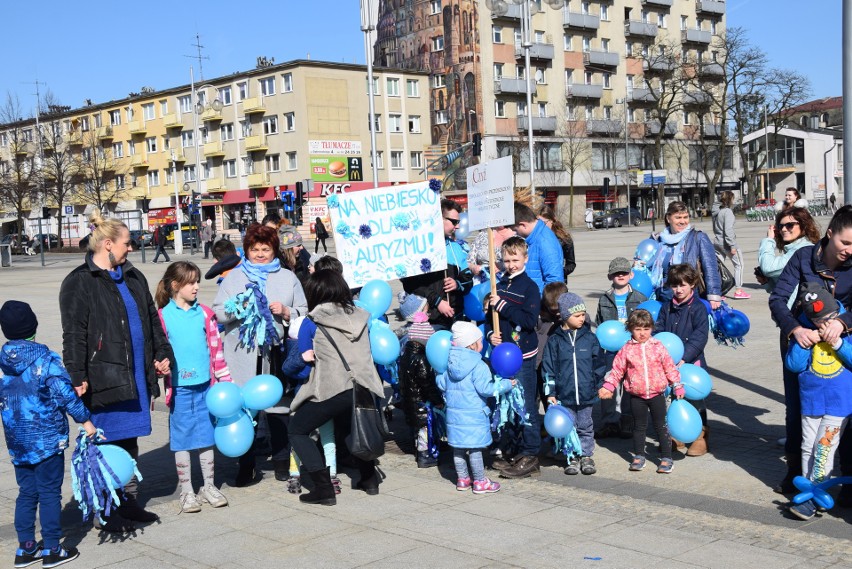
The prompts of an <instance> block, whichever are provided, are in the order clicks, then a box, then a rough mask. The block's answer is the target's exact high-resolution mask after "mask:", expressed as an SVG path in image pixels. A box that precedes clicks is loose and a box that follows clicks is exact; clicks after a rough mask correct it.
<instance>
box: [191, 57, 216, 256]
mask: <svg viewBox="0 0 852 569" xmlns="http://www.w3.org/2000/svg"><path fill="white" fill-rule="evenodd" d="M189 82H190V90H191V91H192V107H193V109H194V110H195V112H194V113H192V138H193V141H194V144H195V188H196V190H198V191H197V192H191V193H190V203H189V205H188V206H187V213H188V215H189V234H190V236H191V239H190V240H189V247H190V251H191V252H192V254H193V255H194V254H195V248H196V244H195V240H196V238H197V236H198V235H197V233H198V231H197V227H198V226H196V232H195V233H196V234H195V235H193V232H192V208H193V207H195V205H196V203H195V202H196V194H198V196H200V195H201V185H200V183H199V180H200V179H201V152H200V150H199V145H200V144H201V140H200V138H201V137H200V136H199V133H198V115H200V114H202V113H204V111H205V109H207V108H208V105H207V98H206V97H205V100H204V102H202V101H201V100H200V99H199V98H198V92H197V91H196V88H195V75H194V71H193V69H192V66H190V67H189ZM207 87H213V85H209V84H207V85H201V86H200V87H199V89H205V88H207ZM213 88H214V89H215V87H213ZM209 107H210V108H212V109H213V110H214V111H216V112H219V111H221V110H222V101H220V100H219V97H218V96H217V97H216V98H215V99H213V102H212V103H210V105H209ZM183 189H184V191H187V192H189V190H190V186H189V184H188V183H184V185H183ZM199 222H200V214H199ZM198 225H199V226H200V225H201V223H199V224H198Z"/></svg>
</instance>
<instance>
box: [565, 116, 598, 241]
mask: <svg viewBox="0 0 852 569" xmlns="http://www.w3.org/2000/svg"><path fill="white" fill-rule="evenodd" d="M561 124H563V125H564V132H563V134H562V135H561V137H560V138H561V140H562V164H563V168H564V170H565V173H566V174H568V192H569V193H568V196H569V197H568V227H574V175H575V174H577V173H578V172H579V171H580V170H581V169H582V168H584V167H586V166H587V165H588V164H589V162H590V160H591V144H590V142H589V139H588V137H587V136H586V131H585V130H584V129H581V128H580V125H579V123H578V122H577V121H562V123H561Z"/></svg>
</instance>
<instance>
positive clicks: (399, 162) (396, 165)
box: [390, 150, 405, 170]
mask: <svg viewBox="0 0 852 569" xmlns="http://www.w3.org/2000/svg"><path fill="white" fill-rule="evenodd" d="M390 157H391V170H401V169H402V168H404V167H405V165H404V164H403V159H402V150H391V153H390Z"/></svg>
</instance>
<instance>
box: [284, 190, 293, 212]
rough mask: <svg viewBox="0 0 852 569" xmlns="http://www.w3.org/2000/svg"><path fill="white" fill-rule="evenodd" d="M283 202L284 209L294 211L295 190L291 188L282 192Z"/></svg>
mask: <svg viewBox="0 0 852 569" xmlns="http://www.w3.org/2000/svg"><path fill="white" fill-rule="evenodd" d="M281 204H282V206H283V208H284V211H293V192H291V191H289V190H287V191H284V192H281Z"/></svg>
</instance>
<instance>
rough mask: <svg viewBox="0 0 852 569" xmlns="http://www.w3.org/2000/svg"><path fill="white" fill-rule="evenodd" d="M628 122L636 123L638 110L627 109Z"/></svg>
mask: <svg viewBox="0 0 852 569" xmlns="http://www.w3.org/2000/svg"><path fill="white" fill-rule="evenodd" d="M627 122H636V109H634V108H632V107H627Z"/></svg>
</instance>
